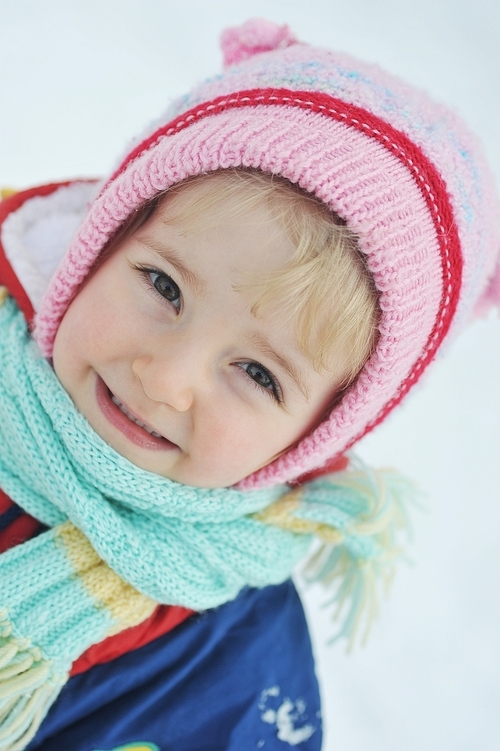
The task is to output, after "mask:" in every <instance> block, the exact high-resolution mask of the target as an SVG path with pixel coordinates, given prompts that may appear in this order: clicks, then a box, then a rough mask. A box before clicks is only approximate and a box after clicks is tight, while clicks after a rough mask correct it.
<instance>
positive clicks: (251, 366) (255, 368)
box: [238, 362, 283, 403]
mask: <svg viewBox="0 0 500 751" xmlns="http://www.w3.org/2000/svg"><path fill="white" fill-rule="evenodd" d="M238 365H239V367H240V368H241V369H242V370H244V371H245V373H247V374H248V376H249V377H250V378H251V379H252V381H254V383H255V384H256V385H257V386H260V388H262V389H264V390H265V391H266V392H267V393H269V394H270V395H271V396H272V397H273V399H275V400H276V401H277V402H278V403H281V402H282V401H283V395H282V392H281V388H280V385H279V383H278V381H277V380H276V378H275V377H274V376H273V375H272V373H270V372H269V370H267V368H264V366H263V365H260V363H258V362H240V363H238Z"/></svg>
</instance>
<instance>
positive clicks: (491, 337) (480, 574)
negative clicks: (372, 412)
mask: <svg viewBox="0 0 500 751" xmlns="http://www.w3.org/2000/svg"><path fill="white" fill-rule="evenodd" d="M258 16H260V17H265V18H268V19H271V20H274V21H277V22H279V23H285V22H286V23H288V24H289V25H290V26H291V27H292V29H293V30H294V31H295V32H296V34H298V36H299V37H300V38H301V39H303V40H305V41H308V42H311V43H314V44H317V45H323V46H326V47H336V48H339V49H343V50H346V51H348V52H350V53H353V54H355V55H357V56H359V57H362V58H365V59H366V60H368V61H372V62H377V63H380V64H381V65H383V66H384V67H386V68H388V69H389V70H391V71H392V72H394V73H396V74H398V75H400V76H402V77H403V78H406V79H408V80H409V81H411V82H413V83H414V84H416V85H418V86H421V87H424V88H426V89H427V90H428V91H430V92H431V93H432V94H433V95H434V96H435V97H437V98H439V99H441V100H443V101H445V102H447V103H448V104H449V105H450V106H452V107H454V108H456V109H457V111H458V112H460V113H461V114H462V115H463V116H464V117H465V118H466V119H467V120H468V121H469V123H470V125H471V126H472V127H473V128H474V129H475V130H476V131H477V133H478V134H479V135H480V136H481V137H482V139H483V141H484V145H485V148H486V152H487V154H488V156H489V159H490V161H491V164H492V167H493V170H494V172H495V174H496V177H497V180H498V182H499V184H500V3H499V2H498V0H419V1H418V2H413V1H411V2H409V1H407V0H344V1H343V2H339V1H338V0H304V1H303V2H301V1H298V0H295V1H294V0H286V2H285V1H282V0H251V1H248V2H243V1H242V0H223V1H221V0H214V1H213V2H212V1H210V2H209V1H208V0H206V1H205V2H203V1H202V0H182V1H180V0H179V1H177V0H31V1H30V0H0V66H1V67H0V71H1V73H0V185H10V186H13V187H17V188H24V187H28V186H31V185H33V184H36V183H43V182H48V181H51V180H57V179H63V178H69V177H85V176H100V175H103V174H105V173H106V172H107V171H108V170H109V169H110V168H111V166H112V165H113V163H114V160H115V159H116V157H117V155H118V154H119V153H120V152H121V150H122V147H123V146H124V144H125V143H126V142H127V141H128V139H129V137H130V136H132V135H133V134H134V133H136V132H138V131H140V130H141V129H142V127H143V126H144V125H145V124H146V123H147V122H148V121H149V120H150V119H152V118H154V117H155V116H156V115H157V113H159V112H160V111H162V110H163V108H164V107H165V105H166V103H167V102H168V101H169V100H170V99H171V98H173V97H175V96H177V95H179V94H182V93H183V92H184V91H186V90H187V89H188V88H189V87H191V85H192V84H193V83H195V82H196V81H198V80H200V79H203V78H204V77H205V76H207V75H210V74H212V73H215V72H217V71H218V70H219V69H220V64H221V59H220V53H219V49H218V41H217V40H218V35H219V33H220V31H221V29H222V28H223V27H225V26H230V25H236V24H239V23H241V22H242V21H244V20H246V19H247V18H250V17H258ZM499 432H500V321H499V319H498V318H497V317H496V316H490V318H488V319H487V320H482V321H479V322H477V323H476V324H474V325H473V326H472V327H471V328H470V329H469V330H468V331H467V332H466V333H465V334H464V335H463V336H462V337H461V339H459V340H458V341H457V342H456V343H455V344H454V345H453V346H452V348H451V349H450V350H449V351H448V352H447V353H446V356H445V357H444V358H441V359H440V360H439V361H438V362H436V363H435V365H434V366H433V368H431V372H429V374H428V376H427V378H426V379H425V383H424V384H423V385H422V386H421V387H420V388H419V389H418V390H417V391H416V393H414V394H412V395H411V396H410V398H409V399H408V400H407V403H406V404H405V405H404V406H403V407H402V408H400V409H399V411H398V412H397V413H396V414H394V415H393V417H392V418H391V419H390V420H389V421H388V422H387V424H385V425H384V426H382V427H381V428H379V429H378V430H377V431H376V432H375V433H374V434H373V435H372V436H370V437H368V438H366V439H365V441H364V442H363V443H362V445H361V446H360V453H361V455H362V456H363V457H364V458H365V459H366V460H368V461H369V462H371V463H373V464H377V465H392V466H394V467H397V468H399V469H400V470H402V471H404V472H405V473H407V474H408V475H410V476H411V477H413V478H415V479H416V480H417V481H418V483H419V485H420V487H421V488H422V490H423V492H424V497H423V502H424V504H425V507H426V510H425V511H424V512H417V513H415V514H414V541H413V543H412V544H411V546H410V557H411V560H412V563H411V565H403V566H401V569H400V571H399V573H398V575H397V578H396V580H395V583H394V586H393V588H392V592H391V595H390V598H389V600H388V601H387V602H386V603H384V605H383V608H382V612H381V616H380V618H379V620H378V622H377V623H376V625H375V627H374V628H373V631H372V634H371V638H370V640H369V642H368V645H367V646H366V647H365V648H364V649H358V650H357V651H355V652H354V654H351V655H346V654H345V652H344V650H343V648H341V647H339V646H334V647H327V646H326V645H325V643H326V641H327V639H328V635H329V634H330V633H331V628H332V627H331V625H330V623H329V620H328V614H327V611H325V610H322V609H321V608H320V602H321V595H320V594H319V593H318V592H316V591H313V592H308V593H307V594H306V595H305V601H306V608H307V612H308V617H309V620H310V624H311V630H312V635H313V639H314V645H315V651H316V655H317V660H318V673H319V677H320V680H321V686H322V693H323V702H324V717H325V725H326V736H325V744H324V748H325V750H326V751H498V749H500V675H499V674H500V643H499V627H500V586H499V574H500V545H499V535H500V480H499V471H500V456H499V454H500V452H499V448H500V440H499ZM242 751H246V749H242Z"/></svg>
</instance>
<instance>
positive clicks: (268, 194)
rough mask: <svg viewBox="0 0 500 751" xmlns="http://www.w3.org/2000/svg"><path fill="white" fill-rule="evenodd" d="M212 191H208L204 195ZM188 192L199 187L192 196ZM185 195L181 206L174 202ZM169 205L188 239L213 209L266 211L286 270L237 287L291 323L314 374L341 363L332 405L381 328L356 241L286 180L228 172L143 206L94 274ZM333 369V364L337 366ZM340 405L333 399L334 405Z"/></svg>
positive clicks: (257, 306)
mask: <svg viewBox="0 0 500 751" xmlns="http://www.w3.org/2000/svg"><path fill="white" fill-rule="evenodd" d="M207 185H210V187H211V188H212V189H211V190H206V189H201V188H204V187H205V186H207ZM187 186H191V188H192V187H196V186H199V187H200V190H196V189H195V190H190V191H189V192H188V193H187V198H186V193H185V188H186V187H187ZM181 194H182V195H183V201H182V202H177V201H176V197H178V196H180V195H181ZM164 201H168V206H169V217H170V218H171V220H175V221H176V222H177V221H178V222H180V223H182V224H184V225H185V226H186V227H188V231H190V230H193V231H198V230H200V229H208V228H209V227H210V226H211V225H210V217H211V215H212V213H213V212H212V211H211V209H213V208H214V207H215V206H217V208H218V209H219V211H218V216H219V220H220V207H221V206H222V207H223V209H224V210H225V212H226V215H227V216H231V217H234V216H238V214H239V213H244V212H245V211H246V210H249V209H251V208H252V207H253V206H257V205H262V204H263V203H264V204H265V205H266V206H267V207H268V209H269V212H270V214H271V216H272V217H273V218H274V219H276V220H277V221H278V224H280V225H281V227H282V228H283V230H284V231H285V233H286V234H287V236H288V237H289V239H290V241H291V242H292V244H293V245H294V246H295V253H294V254H293V256H292V258H291V260H290V262H289V263H288V264H287V265H286V266H284V267H282V268H281V269H278V270H277V271H276V272H274V273H271V274H268V275H266V276H265V277H258V278H254V279H250V280H249V281H248V282H247V283H245V284H242V285H240V286H239V289H241V290H242V291H244V292H245V293H246V294H247V295H249V297H250V300H251V305H252V311H253V312H254V313H255V314H258V313H259V311H262V310H264V309H265V308H267V307H271V306H275V305H279V306H280V307H281V309H282V310H284V311H285V312H286V313H288V315H289V316H290V317H291V318H293V319H294V321H295V323H296V331H297V342H298V345H299V347H300V348H301V350H302V352H303V353H304V354H305V355H306V356H307V357H308V358H309V360H310V361H311V363H312V364H313V367H314V368H315V369H316V370H318V371H320V370H324V369H329V365H330V364H331V362H332V359H333V358H334V357H336V358H337V359H339V358H340V359H341V360H342V361H343V369H342V377H341V379H340V382H338V383H337V384H336V385H335V386H336V393H335V397H337V398H338V397H339V394H340V393H341V392H342V391H344V390H345V389H346V388H347V387H348V386H349V385H350V384H351V383H352V382H353V381H354V380H355V378H356V376H357V375H358V373H359V372H360V370H361V369H362V367H363V365H364V364H365V362H366V361H367V359H368V358H369V357H370V355H371V353H372V352H373V350H374V348H375V345H376V341H377V334H378V330H377V326H378V321H379V307H378V294H377V291H376V289H375V285H374V282H373V277H372V275H371V274H370V272H369V271H368V269H367V267H366V265H365V262H364V258H363V256H362V254H361V252H360V250H359V248H358V244H357V241H356V238H355V236H354V234H353V233H352V232H351V231H350V230H349V229H348V228H347V227H346V226H345V223H344V222H343V221H342V219H340V217H338V216H337V215H336V214H335V213H334V212H332V211H330V209H328V207H327V206H325V204H323V203H322V202H321V201H320V200H319V199H317V198H316V197H315V196H313V195H311V194H309V193H306V192H305V191H303V190H302V189H300V188H299V187H297V186H296V185H294V184H293V183H290V182H289V181H288V180H286V179H284V178H282V177H279V176H275V175H267V174H264V173H262V172H260V171H258V170H249V169H228V170H218V171H216V172H210V173H207V174H203V175H199V176H195V177H191V178H189V179H188V180H185V181H183V182H181V183H178V184H176V185H174V186H173V187H172V188H170V189H169V190H168V191H165V192H163V193H160V194H158V195H157V196H155V197H154V198H153V199H151V200H150V201H147V202H146V203H145V204H143V205H142V206H141V207H139V209H138V210H137V211H136V212H134V214H132V215H131V217H130V218H129V219H128V221H127V222H126V223H125V224H124V225H122V227H121V228H120V229H119V230H118V232H117V234H116V235H115V236H114V237H113V238H111V240H110V241H109V242H108V244H107V246H106V247H105V248H104V249H103V252H102V253H101V255H100V257H99V259H98V260H97V263H96V265H95V267H94V268H93V269H92V271H91V274H90V275H89V276H88V277H87V279H86V280H85V283H86V282H87V281H88V279H89V278H90V277H91V276H92V275H93V274H94V273H95V271H96V270H97V268H98V267H99V266H100V265H101V264H102V263H103V262H104V261H105V260H106V258H109V256H110V255H112V253H113V252H114V251H115V250H116V249H117V247H118V246H119V245H120V244H121V243H123V242H124V241H125V240H126V239H127V238H128V237H130V236H131V235H132V234H133V233H134V232H136V231H137V230H138V229H139V228H140V227H141V226H142V225H143V224H145V222H146V221H147V220H148V219H149V218H150V217H151V216H152V214H153V213H154V212H155V210H156V209H157V208H158V207H159V206H160V205H161V204H163V202H164ZM337 364H338V363H337ZM336 400H337V399H336Z"/></svg>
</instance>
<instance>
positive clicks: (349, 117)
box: [108, 89, 463, 451]
mask: <svg viewBox="0 0 500 751" xmlns="http://www.w3.org/2000/svg"><path fill="white" fill-rule="evenodd" d="M259 105H260V106H262V105H268V106H269V105H278V106H284V107H298V108H299V109H302V110H307V111H310V112H314V113H319V114H322V115H324V116H325V117H329V118H331V119H332V120H335V121H337V122H343V123H345V124H346V125H348V126H349V127H351V128H354V129H355V130H357V131H359V132H360V133H363V134H364V135H366V136H368V137H369V138H372V139H373V140H374V141H377V142H378V143H379V144H381V145H382V146H383V147H384V148H385V149H387V150H388V151H390V152H391V154H392V155H393V156H395V157H396V158H397V159H398V160H399V161H400V162H401V163H402V164H403V165H404V166H405V167H406V169H407V170H408V171H409V172H410V174H411V175H412V177H413V179H414V181H415V183H416V184H417V186H418V188H419V190H420V192H421V194H422V196H423V198H424V200H425V202H426V205H427V208H428V210H429V213H430V215H431V217H432V220H433V222H434V227H435V230H436V235H437V240H438V244H439V249H440V256H441V269H442V280H443V287H442V294H441V302H440V306H439V311H438V314H437V316H436V321H435V324H434V327H433V330H432V331H431V334H430V336H429V338H428V340H427V343H426V345H425V347H424V348H423V350H422V352H421V354H420V356H419V358H418V359H417V361H416V362H415V363H414V365H413V367H412V369H411V371H410V373H409V374H408V376H407V378H406V379H405V380H404V381H403V382H402V383H401V385H400V387H399V390H398V392H397V394H396V395H395V396H394V397H393V398H392V399H391V400H390V401H389V402H387V404H386V405H385V406H384V407H383V408H382V409H381V411H380V412H379V414H378V415H377V417H376V418H375V419H374V420H373V421H372V422H371V423H370V424H369V425H368V426H367V427H366V428H365V430H363V432H362V433H360V434H359V435H357V436H356V437H355V438H354V439H353V440H352V441H351V442H350V444H349V446H352V444H353V443H355V442H356V441H357V440H359V438H361V437H362V436H363V435H365V433H367V432H369V431H370V430H371V429H372V428H374V427H375V426H376V425H378V423H380V422H381V421H382V420H383V419H384V418H385V416H386V415H387V414H388V412H390V411H391V410H392V409H393V408H394V407H395V406H396V405H397V404H399V402H400V401H401V400H402V398H403V397H404V396H405V394H406V393H407V392H408V391H409V389H410V388H411V387H412V386H413V384H414V383H416V381H418V379H419V378H420V376H421V374H422V373H423V371H424V370H425V368H426V367H427V365H428V364H429V363H430V362H431V361H432V360H433V358H434V356H435V354H436V351H437V349H438V348H439V345H440V344H441V342H442V340H443V338H444V337H445V335H446V333H447V332H448V330H449V327H450V324H451V321H452V320H453V316H454V314H455V311H456V307H457V304H458V299H459V295H460V288H461V284H462V268H463V259H462V252H461V246H460V240H459V236H458V229H457V226H456V222H455V218H454V213H453V208H452V205H451V202H450V198H449V195H448V192H447V189H446V184H445V182H444V180H443V179H442V177H441V175H440V174H439V172H438V171H437V169H436V168H435V167H434V165H433V164H432V162H431V161H430V160H429V159H428V158H427V156H426V155H425V154H424V152H423V151H422V150H421V149H420V147H419V146H417V145H416V144H415V143H413V141H411V140H410V138H408V136H406V135H405V134H404V133H402V132H401V131H398V130H396V129H395V128H393V127H392V125H389V123H387V122H385V121H384V120H381V119H380V118H379V117H377V116H375V115H373V114H372V113H371V112H368V111H367V110H365V109H363V108H362V107H357V106H356V105H353V104H349V103H346V102H343V101H342V100H340V99H337V98H335V97H332V96H330V95H329V94H324V93H322V92H309V91H291V90H289V89H250V90H247V91H240V92H237V93H234V94H227V95H224V96H220V97H217V98H216V99H213V100H212V101H210V102H204V103H203V104H200V105H197V106H196V107H193V108H192V109H190V110H188V111H187V112H184V113H183V114H182V115H179V116H178V117H176V118H175V119H174V120H172V121H171V122H169V123H167V124H166V125H164V126H162V127H161V128H159V129H158V130H156V131H155V132H154V133H153V134H152V135H151V136H149V138H147V139H146V140H145V141H143V142H142V143H141V144H140V145H139V146H137V147H136V148H135V149H133V150H132V151H131V152H130V154H129V155H128V157H127V158H126V160H125V161H124V162H123V163H122V164H121V165H120V167H119V168H118V170H117V171H116V172H115V173H114V175H113V176H112V177H111V179H110V181H109V182H112V181H113V180H114V179H115V178H116V177H117V176H118V175H120V174H121V173H122V172H123V171H124V170H125V169H126V168H127V166H128V165H129V164H130V163H131V162H133V161H134V160H135V159H136V158H137V157H139V156H140V155H141V154H143V153H144V152H146V151H147V150H148V149H150V148H152V147H154V146H156V144H158V142H159V141H161V140H162V139H163V138H165V137H168V136H172V135H175V134H176V133H178V132H179V131H181V130H184V129H185V128H187V127H189V126H190V125H191V124H193V123H195V122H198V121H199V120H202V119H203V118H206V117H210V116H212V115H217V114H219V113H221V112H227V111H228V110H231V109H238V108H242V107H255V106H259ZM108 184H109V183H108ZM349 446H348V447H347V448H349ZM345 450H346V448H344V449H343V451H345Z"/></svg>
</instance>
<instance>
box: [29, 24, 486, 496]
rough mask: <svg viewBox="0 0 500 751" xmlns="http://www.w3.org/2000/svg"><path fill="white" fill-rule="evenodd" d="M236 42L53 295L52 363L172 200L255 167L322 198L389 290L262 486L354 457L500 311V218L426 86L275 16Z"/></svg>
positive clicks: (137, 151) (62, 272) (90, 228)
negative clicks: (353, 356)
mask: <svg viewBox="0 0 500 751" xmlns="http://www.w3.org/2000/svg"><path fill="white" fill-rule="evenodd" d="M223 47H224V50H225V53H226V62H227V64H228V65H229V67H228V68H227V69H226V71H225V72H224V73H223V74H222V75H218V76H216V77H215V78H213V79H209V80H208V81H205V82H204V83H202V84H201V85H200V86H198V87H197V88H195V89H194V90H193V91H192V92H191V93H190V94H188V95H187V96H185V97H183V98H182V99H180V100H179V101H177V102H176V103H175V104H174V105H173V106H172V107H170V108H169V110H168V111H167V113H166V114H165V115H164V117H162V118H160V119H159V120H158V121H157V122H156V123H155V124H154V125H153V126H152V128H151V129H150V130H149V131H148V132H147V133H146V134H145V135H144V136H143V137H142V138H141V139H139V141H136V142H135V144H134V146H133V148H132V149H131V150H130V151H129V153H128V154H127V155H126V156H125V158H124V159H123V160H122V162H121V164H120V165H119V167H118V169H117V170H116V171H115V173H114V175H113V176H112V177H111V179H110V180H109V181H108V182H107V184H106V185H105V187H104V188H103V190H102V192H101V194H100V196H99V197H98V198H97V199H96V201H95V202H94V203H93V204H92V206H91V207H90V211H89V214H88V216H87V218H86V220H85V221H84V222H83V225H82V226H81V229H80V231H79V232H78V233H77V235H76V237H75V239H74V241H73V243H72V244H71V247H70V249H69V252H68V254H67V256H66V258H65V260H64V261H63V263H62V265H61V267H60V269H59V271H58V272H57V274H56V275H55V277H54V279H53V281H52V283H51V286H50V288H49V290H48V292H47V294H46V296H45V299H44V301H43V302H42V305H41V309H40V310H39V313H38V316H37V319H36V337H37V340H38V342H39V345H40V347H41V349H42V351H43V353H44V354H45V355H47V356H48V355H50V352H51V349H52V343H53V339H54V336H55V333H56V330H57V327H58V324H59V321H60V319H61V317H62V315H63V314H64V311H65V310H66V308H67V306H68V304H69V301H70V300H71V297H72V295H73V294H74V292H75V290H76V288H77V287H78V285H79V284H80V283H81V282H82V280H83V279H84V278H85V277H86V275H87V274H88V271H89V268H90V267H91V265H92V263H93V262H94V260H95V258H96V257H97V256H98V255H99V253H100V252H101V249H102V248H103V246H104V244H105V243H106V241H107V240H108V239H109V238H110V237H111V236H112V235H113V234H114V232H115V231H116V230H117V228H118V227H119V226H120V225H121V224H122V223H123V221H124V220H125V219H126V218H127V217H128V216H129V215H130V213H131V212H132V211H134V209H136V208H137V207H138V206H139V205H140V204H141V203H142V202H143V201H145V200H147V199H149V198H151V197H152V196H154V195H155V194H157V193H158V192H159V191H163V190H166V189H168V188H169V187H170V186H172V185H173V184H175V183H178V182H179V181H181V180H184V179H185V178H187V177H190V176H193V175H198V174H201V173H204V172H210V171H212V170H217V169H226V168H231V167H247V168H255V169H260V170H262V171H264V172H266V173H270V174H278V175H282V176H283V177H285V178H287V179H288V180H290V181H291V182H293V183H296V184H298V185H299V186H300V187H301V188H303V189H304V190H306V191H308V192H310V193H313V194H314V195H316V196H317V197H318V198H319V199H321V200H322V201H323V202H324V203H325V204H326V205H327V206H329V207H330V208H331V209H333V210H334V211H335V212H336V213H337V214H339V215H340V216H341V217H342V218H343V219H344V220H345V221H346V223H347V225H348V226H349V228H350V229H351V230H352V231H353V232H354V234H355V235H356V236H357V237H358V241H359V247H360V249H361V251H362V252H363V253H364V254H365V255H366V261H367V266H368V268H369V269H370V271H371V273H372V274H373V277H374V280H375V284H376V287H377V289H378V290H379V292H380V309H381V321H380V337H379V341H378V346H377V349H376V351H375V353H374V354H373V356H372V358H371V359H370V360H369V362H368V363H367V364H366V365H365V367H364V369H363V371H362V373H361V374H360V376H359V378H358V379H357V381H356V383H355V384H354V385H353V386H352V388H351V389H350V390H349V391H348V392H347V394H346V395H345V397H344V398H343V400H342V401H341V403H340V404H339V405H338V406H336V408H335V409H334V410H333V411H332V413H331V414H330V416H329V417H328V418H327V419H326V420H325V421H324V422H323V423H322V424H321V425H320V426H319V427H318V428H317V429H316V430H315V431H314V432H313V433H312V434H311V435H309V436H307V437H306V438H304V439H303V440H302V441H301V443H300V444H299V445H298V446H297V447H295V448H293V449H292V450H290V451H289V452H288V453H286V454H285V455H283V456H281V457H280V458H278V459H277V460H276V461H275V462H273V463H272V464H270V465H268V466H267V467H264V468H263V469H261V470H259V471H258V472H256V473H254V474H253V475H252V476H250V477H249V478H247V479H246V480H244V481H243V482H242V483H241V487H244V488H251V487H253V488H257V487H262V486H270V485H273V484H275V483H280V482H284V481H289V480H292V479H294V478H296V477H298V476H299V475H301V474H303V473H304V472H307V471H309V470H311V469H314V468H315V467H319V466H321V465H323V464H324V463H325V462H328V461H329V460H330V459H331V458H332V457H335V456H336V455H338V454H340V453H342V452H343V451H345V450H346V448H347V447H349V446H351V445H352V444H353V443H354V442H355V441H356V440H357V439H358V438H359V437H360V436H361V435H363V434H364V433H365V432H366V431H368V430H370V429H371V428H372V427H373V426H374V425H376V424H377V423H379V422H380V421H381V420H382V419H383V418H384V417H385V415H386V414H387V413H388V412H389V411H390V410H391V409H392V408H393V407H394V406H395V405H396V404H398V403H399V401H400V400H401V398H402V397H403V396H404V395H405V393H406V392H407V391H408V390H409V388H410V387H411V386H412V385H413V384H414V383H415V382H416V381H417V380H418V378H419V377H420V375H421V373H422V372H423V371H424V369H425V368H426V367H427V365H428V364H429V362H431V360H432V359H433V357H434V356H435V353H436V351H437V349H438V348H439V346H440V345H441V343H442V342H443V340H444V338H445V337H446V336H448V337H449V335H451V334H454V333H456V332H457V331H459V330H460V329H461V328H462V327H463V326H464V325H465V324H466V323H467V322H468V321H469V320H470V319H471V317H472V315H473V314H474V312H475V311H478V310H481V311H482V312H483V311H484V309H485V308H486V307H487V305H488V304H491V303H493V302H498V300H499V298H500V270H499V268H498V266H497V259H498V254H499V249H500V221H499V217H500V211H499V209H498V202H497V198H496V194H495V190H494V187H493V183H492V179H491V176H490V174H489V172H488V170H487V168H486V166H485V163H484V160H483V157H482V154H481V150H480V148H479V147H478V144H477V142H476V140H475V138H474V137H473V136H472V135H471V134H470V133H469V131H468V130H467V129H466V128H465V126H464V125H463V123H462V122H461V121H460V120H459V119H458V118H457V117H456V116H455V115H454V114H452V113H450V112H449V111H448V110H446V109H445V108H444V107H442V106H440V105H437V104H435V103H434V102H432V101H431V100H430V99H429V98H428V97H427V96H426V95H425V94H423V93H421V92H420V91H416V90H414V89H412V88H411V87H409V86H407V85H406V84H404V83H402V82H401V81H399V80H397V79H395V78H394V77H392V76H390V75H388V74H387V73H385V72H384V71H382V70H380V69H379V68H377V67H376V66H371V65H366V64H363V63H360V62H359V61H357V60H354V59H352V58H350V57H348V56H347V55H342V54H338V53H333V52H329V51H326V50H322V49H316V48H313V47H310V46H308V45H305V44H298V43H296V40H295V38H294V37H293V35H292V34H291V33H290V32H289V30H288V29H287V28H286V27H277V26H275V25H274V24H269V23H266V22H261V21H253V22H249V23H247V24H245V25H244V26H243V27H241V28H240V29H232V30H229V31H228V32H226V33H225V35H223Z"/></svg>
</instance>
